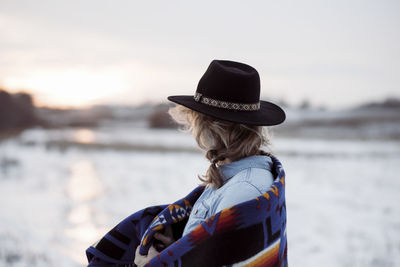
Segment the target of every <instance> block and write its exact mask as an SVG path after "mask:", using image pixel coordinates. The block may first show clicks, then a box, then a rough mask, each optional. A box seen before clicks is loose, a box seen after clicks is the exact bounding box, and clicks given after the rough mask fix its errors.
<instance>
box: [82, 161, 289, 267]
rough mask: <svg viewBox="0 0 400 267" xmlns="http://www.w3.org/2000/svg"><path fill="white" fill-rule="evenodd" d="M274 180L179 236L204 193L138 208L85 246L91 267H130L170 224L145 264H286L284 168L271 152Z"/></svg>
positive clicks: (197, 191) (201, 188) (191, 266)
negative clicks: (169, 239)
mask: <svg viewBox="0 0 400 267" xmlns="http://www.w3.org/2000/svg"><path fill="white" fill-rule="evenodd" d="M270 156H271V159H272V162H273V168H272V173H273V175H274V182H273V184H272V185H271V187H270V188H269V190H268V191H267V192H265V193H264V194H262V195H260V196H258V197H256V198H254V199H252V200H249V201H245V202H242V203H239V204H236V205H234V206H232V207H229V208H226V209H224V210H221V211H219V212H218V213H216V214H214V215H213V216H211V217H210V218H208V219H207V220H205V221H204V222H203V223H201V224H200V225H198V226H197V227H196V228H195V229H193V230H192V231H191V232H189V233H188V234H186V235H185V236H182V232H183V229H184V226H185V224H186V222H187V220H188V217H189V215H190V212H191V210H192V207H193V204H194V203H195V202H196V200H197V199H198V197H199V196H200V195H201V193H202V192H203V191H204V188H205V187H204V186H198V187H196V188H194V189H193V190H192V191H191V192H190V193H189V194H188V195H187V196H186V197H184V198H182V199H179V200H177V201H175V202H174V203H172V204H169V205H157V206H150V207H147V208H144V209H142V210H139V211H137V212H135V213H133V214H132V215H130V216H129V217H127V218H126V219H124V220H123V221H122V222H120V223H119V224H118V225H117V226H115V227H114V228H113V229H111V230H110V231H109V232H108V233H107V234H106V235H105V236H104V237H103V238H101V239H100V240H99V241H98V242H96V243H94V244H93V245H92V246H90V247H89V248H88V249H87V250H86V256H87V258H88V261H89V265H88V266H90V267H131V266H132V267H133V266H136V265H135V264H134V259H135V251H136V248H137V246H140V254H142V255H145V254H147V252H148V250H149V248H150V246H151V245H152V244H153V242H158V240H156V239H155V238H154V237H153V236H154V233H156V232H158V231H160V232H163V230H164V229H165V228H166V227H167V226H168V225H171V227H172V229H173V234H174V237H175V240H176V241H175V242H174V243H172V244H171V245H170V246H169V247H167V248H165V249H163V250H162V251H159V254H158V255H157V256H156V257H154V258H153V259H152V260H151V261H150V262H149V263H148V264H147V265H146V266H149V267H155V266H174V267H175V266H176V267H178V266H185V267H197V266H199V267H204V266H277V267H286V266H288V262H287V235H286V201H285V172H284V170H283V167H282V164H281V163H280V162H279V160H278V159H277V158H276V157H275V156H273V155H270Z"/></svg>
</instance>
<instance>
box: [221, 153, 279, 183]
mask: <svg viewBox="0 0 400 267" xmlns="http://www.w3.org/2000/svg"><path fill="white" fill-rule="evenodd" d="M271 166H272V159H271V158H270V157H269V156H265V155H253V156H249V157H245V158H242V159H239V160H237V161H233V162H231V163H228V164H224V165H222V166H219V167H218V169H219V172H220V173H221V176H222V180H224V182H226V181H227V180H229V179H230V178H232V177H233V176H234V175H236V174H237V173H238V172H240V171H242V170H244V169H247V168H262V169H266V170H269V171H271Z"/></svg>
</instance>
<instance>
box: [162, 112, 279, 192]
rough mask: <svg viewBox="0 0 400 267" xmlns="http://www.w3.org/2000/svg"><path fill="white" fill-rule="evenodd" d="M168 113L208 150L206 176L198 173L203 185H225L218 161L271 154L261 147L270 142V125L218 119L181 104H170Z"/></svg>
mask: <svg viewBox="0 0 400 267" xmlns="http://www.w3.org/2000/svg"><path fill="white" fill-rule="evenodd" d="M168 114H169V115H170V116H171V117H172V119H173V120H174V121H176V122H177V123H178V125H180V126H181V127H179V128H178V129H179V130H180V131H183V132H192V134H193V136H194V137H195V139H196V142H197V144H198V146H199V147H200V148H201V149H203V150H204V151H206V155H205V157H206V158H207V159H208V160H209V161H210V162H211V165H210V167H209V168H208V170H207V172H206V174H205V175H203V177H201V176H200V175H198V178H199V179H200V181H202V182H203V185H206V184H211V185H212V186H214V187H215V188H220V187H221V186H222V185H223V180H222V178H221V174H220V172H219V170H218V168H217V166H216V164H217V163H218V162H219V161H224V160H225V159H228V160H230V161H231V162H233V161H237V160H239V159H241V158H244V157H248V156H252V155H270V154H271V153H270V152H265V151H263V150H261V147H262V146H268V145H270V137H269V129H268V128H267V127H264V126H255V125H247V124H241V123H234V122H229V121H225V120H219V119H216V118H213V117H211V116H208V115H205V114H202V113H200V112H197V111H195V110H192V109H189V108H187V107H185V106H182V105H179V104H176V105H175V107H170V108H169V109H168ZM268 150H269V151H270V149H269V147H268Z"/></svg>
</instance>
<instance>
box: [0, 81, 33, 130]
mask: <svg viewBox="0 0 400 267" xmlns="http://www.w3.org/2000/svg"><path fill="white" fill-rule="evenodd" d="M36 123H37V118H36V115H35V106H34V105H33V101H32V96H31V95H30V94H28V93H15V94H10V93H8V92H6V91H5V90H3V89H0V130H1V129H13V128H26V127H31V126H33V125H35V124H36Z"/></svg>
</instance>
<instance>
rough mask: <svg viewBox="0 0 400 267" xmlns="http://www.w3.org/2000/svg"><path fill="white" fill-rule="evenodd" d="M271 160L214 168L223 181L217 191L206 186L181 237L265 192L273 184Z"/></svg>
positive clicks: (256, 157) (244, 160)
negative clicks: (207, 220)
mask: <svg viewBox="0 0 400 267" xmlns="http://www.w3.org/2000/svg"><path fill="white" fill-rule="evenodd" d="M271 166H272V160H271V158H270V157H269V156H265V155H254V156H249V157H246V158H242V159H240V160H237V161H234V162H231V163H228V164H225V165H222V166H220V167H218V169H219V171H220V173H221V177H222V179H223V181H224V184H223V186H221V187H220V188H218V189H215V188H214V187H212V186H210V185H207V186H206V188H205V189H204V191H203V193H202V194H201V196H200V197H199V198H198V199H197V201H196V203H195V204H194V205H193V209H192V212H191V214H190V216H189V220H188V222H187V223H186V226H185V229H184V231H183V235H186V234H188V233H189V232H191V231H192V230H193V229H194V228H195V227H196V226H197V225H199V224H201V223H202V222H204V221H205V220H206V219H207V218H209V217H211V216H212V215H214V214H215V213H218V212H219V211H221V210H223V209H225V208H228V207H231V206H233V205H236V204H238V203H241V202H244V201H247V200H251V199H253V198H256V197H258V196H259V195H261V194H263V193H265V192H266V191H267V190H268V189H269V187H270V186H271V184H272V183H273V179H274V178H273V175H272V173H271Z"/></svg>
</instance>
